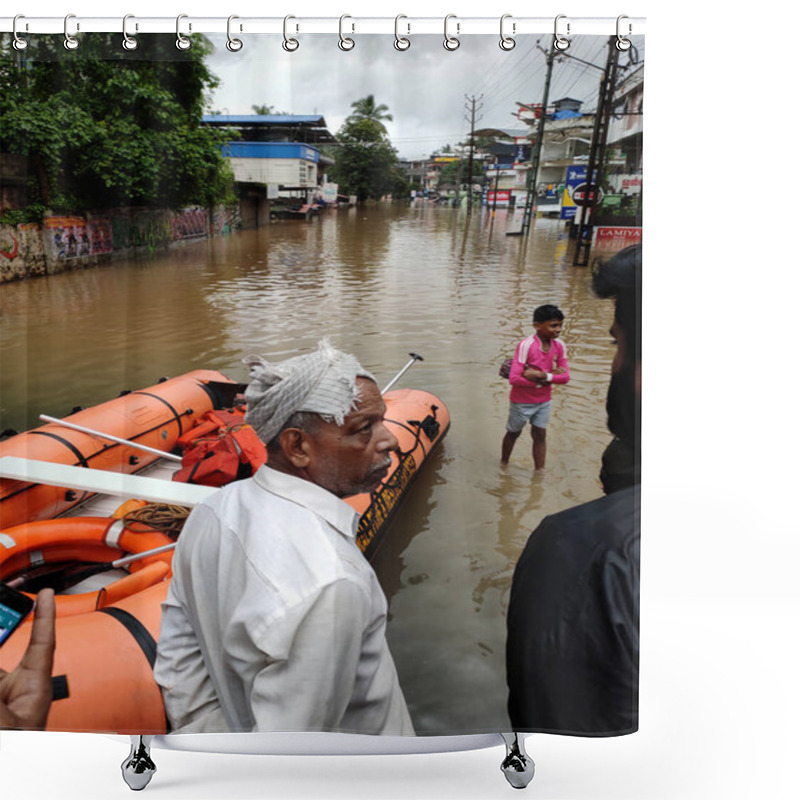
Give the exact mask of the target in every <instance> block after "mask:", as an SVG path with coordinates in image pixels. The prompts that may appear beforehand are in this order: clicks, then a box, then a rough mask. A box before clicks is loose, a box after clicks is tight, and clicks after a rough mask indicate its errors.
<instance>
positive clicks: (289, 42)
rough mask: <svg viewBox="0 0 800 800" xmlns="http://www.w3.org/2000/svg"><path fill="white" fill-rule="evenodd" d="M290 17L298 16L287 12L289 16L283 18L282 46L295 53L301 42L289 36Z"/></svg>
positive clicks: (288, 51)
mask: <svg viewBox="0 0 800 800" xmlns="http://www.w3.org/2000/svg"><path fill="white" fill-rule="evenodd" d="M290 19H296V17H294V16H292V15H291V14H287V16H285V17H284V18H283V44H282V45H281V46H282V47H283V49H284V50H285V51H286V52H287V53H294V51H295V50H297V48H298V47H300V42H298V41H297V39H291V38H289V34H288V29H289V20H290Z"/></svg>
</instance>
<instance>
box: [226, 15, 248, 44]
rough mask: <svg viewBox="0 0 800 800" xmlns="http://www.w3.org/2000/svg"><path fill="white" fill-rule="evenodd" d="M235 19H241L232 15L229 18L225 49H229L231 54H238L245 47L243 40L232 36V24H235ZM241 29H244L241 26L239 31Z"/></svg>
mask: <svg viewBox="0 0 800 800" xmlns="http://www.w3.org/2000/svg"><path fill="white" fill-rule="evenodd" d="M235 19H239V17H238V16H236V14H231V15H230V16H229V17H228V41H227V42H225V47H227V48H228V50H230V51H231V53H238V52H239V50H241V49H242V48H243V47H244V43H243V42H242V40H241V39H234V37H233V36H231V22H233V21H234V20H235ZM241 29H242V27H241V25H240V26H239V30H241Z"/></svg>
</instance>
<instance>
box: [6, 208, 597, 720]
mask: <svg viewBox="0 0 800 800" xmlns="http://www.w3.org/2000/svg"><path fill="white" fill-rule="evenodd" d="M507 225H508V226H509V227H510V228H512V229H513V228H514V224H513V223H511V224H510V225H509V221H508V220H507V219H506V212H505V211H498V212H497V216H496V217H495V219H494V221H492V220H491V217H490V215H487V214H486V212H481V211H480V210H476V211H475V212H474V213H473V215H472V217H470V218H468V217H467V216H466V212H465V210H464V209H460V210H453V209H450V208H445V207H440V206H432V205H427V204H425V205H412V206H410V207H409V206H408V205H400V204H395V205H377V206H371V207H368V208H351V209H349V210H341V211H334V210H329V211H326V212H325V213H323V214H322V215H321V216H320V217H319V218H317V219H314V220H312V221H310V222H280V223H276V224H274V225H271V226H269V227H266V228H260V229H255V230H247V231H239V232H236V233H233V234H231V235H230V236H227V237H224V238H215V239H207V240H200V241H196V242H194V243H190V244H184V245H182V246H180V247H176V248H174V249H171V250H169V251H168V252H165V253H161V254H157V255H155V256H153V257H150V258H139V259H136V260H130V261H127V262H115V263H114V264H113V265H110V266H107V267H102V268H98V269H91V270H82V271H78V272H71V273H63V274H60V275H53V276H49V277H43V278H35V279H30V280H28V281H24V282H21V283H16V284H6V285H3V286H2V287H1V288H0V298H1V300H0V308H1V310H2V320H1V321H0V403H1V404H2V418H1V419H0V428H2V429H5V428H9V427H12V428H16V429H19V430H23V429H25V428H28V427H34V426H36V425H38V424H40V423H39V421H38V414H39V413H46V414H50V415H53V416H63V415H65V414H68V413H69V412H70V411H71V409H72V408H73V407H74V406H76V405H82V406H89V405H91V404H94V403H97V402H100V401H103V400H107V399H110V398H112V397H115V396H117V394H119V392H120V390H122V389H137V388H142V387H144V386H149V385H151V384H153V383H155V382H156V380H157V379H158V378H159V377H161V376H164V375H168V376H173V375H178V374H181V373H183V372H187V371H189V370H191V369H197V368H209V369H218V370H220V371H222V372H224V373H225V374H227V375H228V376H229V377H231V378H234V379H237V380H245V378H246V374H247V373H246V370H245V368H244V367H243V365H242V364H241V358H242V357H243V356H245V355H246V354H248V353H260V354H263V355H265V356H267V357H269V358H271V359H273V360H278V359H281V358H284V357H288V356H292V355H297V354H300V353H304V352H308V351H310V350H312V349H314V348H315V346H316V343H317V341H318V340H319V339H320V338H322V337H323V336H329V337H330V338H331V339H332V341H333V343H334V344H335V345H336V346H338V347H340V348H342V349H344V350H346V351H348V352H352V353H354V354H356V355H357V356H358V357H359V359H360V360H361V362H362V363H363V364H364V366H366V367H367V368H368V369H369V370H370V371H372V373H373V374H374V375H375V376H376V377H377V378H378V380H379V382H382V383H384V384H385V383H387V382H388V381H389V379H390V378H391V377H392V376H393V375H394V374H395V373H396V372H397V371H398V370H399V369H400V368H401V367H402V366H403V365H404V364H405V363H406V362H407V361H408V353H409V352H412V351H413V352H416V353H419V354H421V355H422V356H423V357H424V359H425V360H424V362H422V363H420V364H417V365H415V366H414V367H412V369H411V370H410V371H409V372H407V373H406V375H405V376H404V378H403V379H402V381H401V383H400V384H399V386H408V387H414V388H420V389H426V390H428V391H430V392H433V393H434V394H436V395H437V396H438V397H439V398H440V399H441V400H442V402H444V403H445V404H446V405H447V407H448V408H449V410H450V414H451V428H450V432H449V433H448V435H447V437H446V438H445V440H444V443H443V445H442V447H441V448H440V449H439V450H438V451H437V452H436V453H435V455H434V456H433V458H432V459H431V461H430V462H429V463H427V464H425V466H424V467H423V469H422V470H421V472H420V474H419V476H418V477H417V479H416V481H415V482H414V484H413V485H412V487H411V490H410V493H409V496H408V497H407V498H406V499H405V501H404V503H403V505H402V507H401V509H400V511H399V512H398V514H397V515H396V517H395V519H394V520H393V522H392V523H391V527H390V529H389V531H388V533H387V535H386V537H385V540H384V543H383V545H382V547H381V549H380V550H379V552H378V554H377V556H376V559H375V561H374V565H375V568H376V571H377V573H378V576H379V578H380V580H381V583H382V584H383V587H384V589H385V591H386V594H387V596H388V598H389V604H390V623H389V628H388V636H389V644H390V647H391V649H392V652H393V654H394V657H395V661H396V663H397V668H398V672H399V675H400V681H401V684H402V686H403V688H404V691H405V694H406V699H407V701H408V704H409V708H410V711H411V715H412V718H413V720H414V723H415V726H416V728H417V730H418V732H420V733H439V734H443V733H469V732H480V731H487V730H493V731H496V730H502V729H505V728H507V727H508V720H507V716H506V710H505V705H506V686H505V653H504V647H505V614H506V607H507V603H508V596H509V589H510V584H511V576H512V573H513V569H514V565H515V563H516V560H517V558H518V556H519V554H520V552H521V549H522V547H523V546H524V544H525V541H526V540H527V537H528V535H529V534H530V532H531V530H532V529H533V528H534V527H535V526H536V525H537V524H538V522H539V521H540V520H541V519H542V517H543V516H545V515H546V514H549V513H553V512H555V511H559V510H561V509H564V508H568V507H570V506H572V505H575V504H577V503H582V502H585V501H587V500H591V499H593V498H596V497H599V496H600V495H601V494H602V492H601V489H600V484H599V481H598V479H597V474H598V471H599V463H600V455H601V453H602V450H603V448H604V447H605V445H606V444H607V442H608V440H609V434H608V432H607V430H606V427H605V407H604V402H605V392H606V387H607V384H608V373H609V365H610V363H611V357H612V346H611V341H610V337H609V334H608V328H609V325H610V322H611V316H612V306H611V303H610V302H609V301H604V300H598V299H597V298H595V297H593V295H592V293H591V290H590V274H589V272H588V270H587V269H585V268H582V267H573V266H572V258H571V254H570V253H569V252H568V238H567V235H566V231H565V230H564V227H563V223H561V222H559V221H557V220H537V221H536V222H535V224H534V225H533V227H532V230H531V235H530V237H529V238H528V239H527V240H525V239H524V238H523V237H519V236H506V235H505V231H506V228H507ZM543 303H555V304H556V305H558V306H560V307H561V308H562V309H563V311H564V313H565V315H566V319H565V325H564V332H563V335H562V339H563V341H564V342H565V344H566V345H567V348H568V356H569V363H570V371H571V375H572V379H571V382H570V383H569V384H568V385H567V386H565V387H556V388H555V389H554V409H553V415H552V418H551V421H550V428H549V434H548V456H547V467H548V468H547V471H546V473H544V474H543V475H536V476H535V477H534V475H533V462H532V457H531V451H530V445H529V442H530V439H529V437H528V436H527V434H524V435H523V437H522V438H520V439H519V441H518V443H517V447H516V449H515V451H514V454H513V456H512V460H511V463H510V465H509V466H508V468H506V469H501V468H500V464H499V456H500V441H501V439H502V437H503V432H504V425H505V419H506V415H507V409H508V385H507V383H506V382H505V381H503V379H501V378H500V377H498V375H497V368H498V366H499V364H500V362H501V361H502V360H503V358H505V357H506V356H509V355H511V354H512V353H513V347H514V345H515V343H516V341H517V340H519V339H521V338H523V337H524V336H526V335H528V333H530V331H531V312H532V310H533V308H534V307H536V306H537V305H541V304H543Z"/></svg>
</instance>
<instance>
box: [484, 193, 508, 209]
mask: <svg viewBox="0 0 800 800" xmlns="http://www.w3.org/2000/svg"><path fill="white" fill-rule="evenodd" d="M495 195H496V201H495ZM510 202H511V191H510V190H509V189H500V190H499V191H497V192H495V191H487V192H486V205H487V206H492V207H493V206H497V207H498V208H506V207H507V206H508V204H509V203H510Z"/></svg>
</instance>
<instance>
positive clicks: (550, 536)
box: [525, 485, 641, 552]
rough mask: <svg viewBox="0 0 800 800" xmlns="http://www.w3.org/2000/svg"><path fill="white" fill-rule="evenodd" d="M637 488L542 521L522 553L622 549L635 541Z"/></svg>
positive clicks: (611, 495) (637, 524)
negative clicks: (562, 549) (603, 548)
mask: <svg viewBox="0 0 800 800" xmlns="http://www.w3.org/2000/svg"><path fill="white" fill-rule="evenodd" d="M640 488H641V487H640V486H639V485H636V486H631V487H628V488H627V489H622V490H620V491H618V492H613V493H612V494H609V495H606V496H604V497H600V498H598V499H597V500H590V501H589V502H588V503H582V504H581V505H578V506H574V507H573V508H568V509H566V510H564V511H559V512H558V513H556V514H550V515H549V516H547V517H545V518H544V519H543V520H542V522H541V523H540V524H539V526H538V527H537V528H536V530H534V532H533V533H532V534H531V536H530V539H529V540H528V545H526V548H525V549H526V550H529V549H530V550H536V549H539V550H541V549H559V548H565V549H569V550H572V551H573V552H574V551H577V550H579V549H581V548H583V549H585V550H586V551H587V552H590V551H593V550H595V549H596V548H597V546H598V545H601V544H602V545H604V546H605V547H606V548H626V547H628V546H629V545H630V543H631V542H632V541H633V539H638V537H639V519H640V497H641V492H640Z"/></svg>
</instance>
